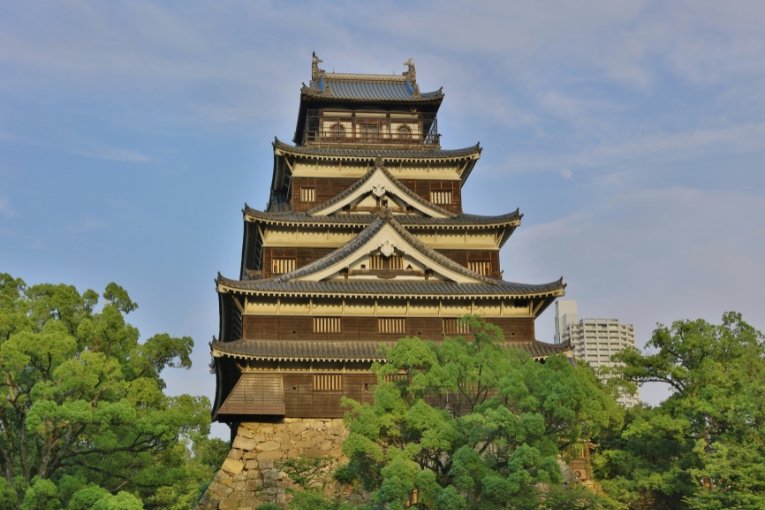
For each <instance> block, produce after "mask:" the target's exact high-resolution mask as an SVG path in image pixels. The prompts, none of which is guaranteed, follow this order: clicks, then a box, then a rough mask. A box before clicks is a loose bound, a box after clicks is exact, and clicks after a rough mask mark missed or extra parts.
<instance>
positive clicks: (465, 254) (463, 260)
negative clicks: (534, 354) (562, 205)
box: [262, 246, 500, 278]
mask: <svg viewBox="0 0 765 510" xmlns="http://www.w3.org/2000/svg"><path fill="white" fill-rule="evenodd" d="M338 248H339V247H338ZM334 249H335V248H276V247H268V246H267V247H265V248H263V265H262V274H263V277H264V278H267V277H269V276H273V273H272V272H271V260H272V259H273V258H275V257H276V258H285V257H287V258H294V259H295V264H296V267H298V268H300V267H302V266H304V265H306V264H310V263H311V262H313V261H315V260H318V259H320V258H321V257H324V256H325V255H327V254H329V253H331V252H332V251H333V250H334ZM436 251H437V252H438V253H440V254H441V255H444V256H445V257H447V258H449V259H451V260H453V261H454V262H456V263H457V264H459V265H461V266H463V267H468V261H473V260H487V261H489V262H490V263H491V272H490V274H489V275H488V276H491V277H493V278H499V277H500V267H499V251H497V250H436Z"/></svg>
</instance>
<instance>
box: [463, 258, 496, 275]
mask: <svg viewBox="0 0 765 510" xmlns="http://www.w3.org/2000/svg"><path fill="white" fill-rule="evenodd" d="M468 269H470V270H471V271H475V272H476V273H478V274H481V275H484V276H489V275H490V274H491V262H490V261H488V260H468Z"/></svg>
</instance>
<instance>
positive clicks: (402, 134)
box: [398, 126, 412, 142]
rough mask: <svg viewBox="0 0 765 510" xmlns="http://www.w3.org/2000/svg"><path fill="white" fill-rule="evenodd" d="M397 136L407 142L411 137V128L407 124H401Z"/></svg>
mask: <svg viewBox="0 0 765 510" xmlns="http://www.w3.org/2000/svg"><path fill="white" fill-rule="evenodd" d="M398 137H399V138H400V139H401V140H403V141H405V142H408V141H410V140H411V139H412V130H411V129H410V128H409V126H401V127H399V128H398Z"/></svg>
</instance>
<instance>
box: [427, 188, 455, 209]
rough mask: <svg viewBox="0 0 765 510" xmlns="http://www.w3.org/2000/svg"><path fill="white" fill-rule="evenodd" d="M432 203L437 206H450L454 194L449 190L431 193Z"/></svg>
mask: <svg viewBox="0 0 765 510" xmlns="http://www.w3.org/2000/svg"><path fill="white" fill-rule="evenodd" d="M430 201H431V202H432V203H434V204H436V205H449V204H451V203H452V192H451V191H449V190H434V191H431V192H430Z"/></svg>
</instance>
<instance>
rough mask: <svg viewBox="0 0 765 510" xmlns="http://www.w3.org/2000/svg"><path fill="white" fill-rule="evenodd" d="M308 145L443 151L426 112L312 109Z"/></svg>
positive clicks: (435, 126)
mask: <svg viewBox="0 0 765 510" xmlns="http://www.w3.org/2000/svg"><path fill="white" fill-rule="evenodd" d="M303 143H304V144H305V145H335V146H337V145H349V146H351V145H353V146H385V147H388V148H391V147H392V146H400V147H402V148H414V147H427V148H432V149H437V148H440V146H441V144H440V135H439V134H438V122H437V119H436V116H435V114H432V113H423V112H375V111H327V110H309V111H308V112H307V116H306V123H305V130H304V136H303Z"/></svg>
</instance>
